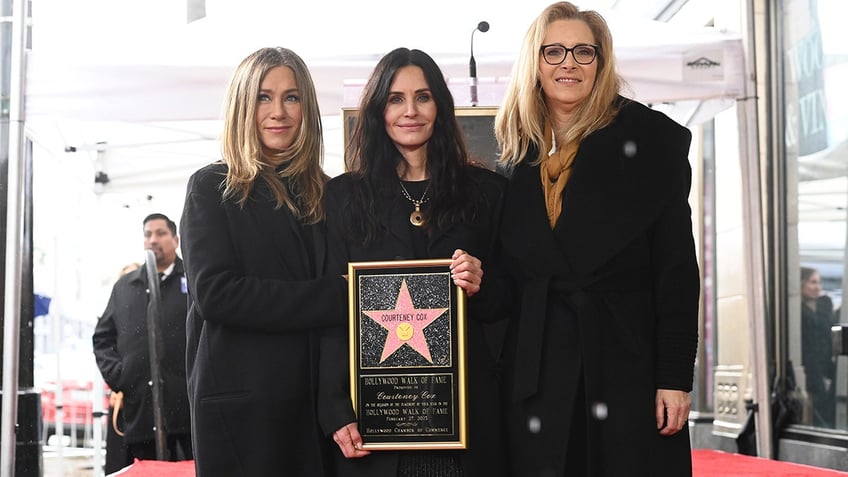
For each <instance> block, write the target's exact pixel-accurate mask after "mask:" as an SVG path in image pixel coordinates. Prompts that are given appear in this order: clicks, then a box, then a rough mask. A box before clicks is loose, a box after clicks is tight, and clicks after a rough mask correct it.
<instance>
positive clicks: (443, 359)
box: [348, 260, 466, 450]
mask: <svg viewBox="0 0 848 477" xmlns="http://www.w3.org/2000/svg"><path fill="white" fill-rule="evenodd" d="M450 263H451V261H450V260H409V261H392V262H358V263H350V264H349V267H348V272H349V275H348V277H349V292H350V301H349V303H350V343H351V347H350V348H351V349H350V363H351V396H352V397H353V403H354V409H355V410H356V415H357V421H358V424H359V432H360V434H361V435H362V440H363V444H364V448H365V449H368V450H399V449H465V448H466V387H465V372H466V363H465V294H464V292H463V291H462V289H460V288H459V287H457V286H455V285H454V284H453V281H452V280H451V276H450Z"/></svg>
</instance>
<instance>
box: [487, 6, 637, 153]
mask: <svg viewBox="0 0 848 477" xmlns="http://www.w3.org/2000/svg"><path fill="white" fill-rule="evenodd" d="M557 20H580V21H582V22H584V23H586V24H587V25H588V26H589V29H590V30H591V31H592V35H593V36H594V37H595V43H596V44H597V45H598V46H599V48H598V57H597V59H596V61H598V72H597V75H596V77H595V84H594V86H593V88H592V92H591V93H590V95H589V97H588V98H586V100H585V101H584V102H583V103H582V104H581V105H580V106H579V107H578V108H577V111H576V112H575V114H574V117H575V118H576V121H575V122H574V124H573V125H572V126H571V128H569V130H568V132H567V133H566V137H565V139H566V142H567V143H568V142H571V141H577V142H578V143H579V142H580V141H582V140H583V139H584V138H585V137H586V136H588V135H589V134H591V133H593V132H594V131H597V130H599V129H601V128H603V127H605V126H607V125H609V124H610V123H611V122H612V120H613V119H615V116H616V114H618V108H617V107H616V98H617V97H618V93H619V91H620V90H621V88H622V86H623V84H624V82H623V80H622V79H621V77H620V76H619V75H618V73H617V72H616V70H615V57H614V55H613V46H612V35H611V34H610V31H609V27H608V26H607V22H606V21H605V20H604V18H603V17H602V16H601V15H600V14H598V12H595V11H593V10H585V11H580V10H579V9H578V8H577V7H576V6H574V5H573V4H571V3H569V2H557V3H554V4H552V5H550V6H548V7H547V8H546V9H545V10H544V11H543V12H542V13H541V14H540V15H539V16H538V17H537V18H536V20H535V21H534V22H533V24H531V25H530V28H529V29H528V30H527V34H526V35H525V36H524V42H523V43H522V45H521V52H520V54H519V57H518V60H517V61H516V62H515V64H514V65H513V68H512V76H511V78H510V81H509V85H508V86H507V89H506V94H505V97H504V102H503V104H502V105H501V108H500V109H499V110H498V114H497V116H496V117H495V137H496V138H497V140H498V145H499V146H500V150H501V157H500V159H499V161H500V162H501V163H502V164H504V165H506V166H507V167H514V166H515V165H517V164H518V163H519V162H521V161H522V160H524V157H525V156H526V155H527V151H528V150H529V149H530V147H531V145H536V147H537V148H539V149H540V156H539V157H538V158H534V161H538V160H541V154H542V153H544V152H547V151H541V149H543V148H542V145H543V144H544V143H545V130H544V128H545V122H546V120H547V118H548V114H549V112H548V108H547V104H546V103H545V96H544V93H543V92H542V86H541V81H540V78H539V61H540V60H539V58H540V49H541V47H542V42H543V41H544V40H545V35H546V34H547V31H548V26H549V25H550V24H551V23H553V22H554V21H557Z"/></svg>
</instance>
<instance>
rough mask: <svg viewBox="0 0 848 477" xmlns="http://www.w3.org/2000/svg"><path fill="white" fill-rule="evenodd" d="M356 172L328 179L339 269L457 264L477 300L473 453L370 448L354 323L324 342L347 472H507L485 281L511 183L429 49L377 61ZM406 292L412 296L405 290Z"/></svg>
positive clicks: (471, 352)
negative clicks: (360, 406) (459, 111)
mask: <svg viewBox="0 0 848 477" xmlns="http://www.w3.org/2000/svg"><path fill="white" fill-rule="evenodd" d="M346 161H347V166H348V170H349V171H350V172H348V173H346V174H343V175H341V176H339V177H337V178H335V179H333V180H331V181H330V182H329V183H328V184H327V189H326V196H325V201H326V202H325V203H326V211H327V228H328V241H329V245H328V264H329V274H331V275H332V274H339V275H341V274H346V273H347V267H348V262H360V261H385V260H415V259H435V258H450V259H452V265H451V275H452V277H453V282H454V284H456V285H457V286H459V287H461V288H462V289H463V290H464V291H465V293H466V294H467V296H468V297H469V299H468V302H467V303H468V311H469V316H470V319H469V320H467V321H466V323H467V326H468V333H467V336H468V338H467V340H468V346H467V353H468V354H467V357H468V393H469V406H468V410H469V416H468V428H469V431H468V434H469V435H468V446H467V447H468V448H467V449H466V450H454V451H447V450H446V451H434V450H410V451H385V450H380V451H372V452H369V451H366V450H363V449H362V443H363V441H362V437H361V435H360V433H359V429H358V426H357V423H356V416H355V414H354V410H353V408H352V407H351V396H350V384H349V369H350V368H349V365H348V354H347V353H348V343H347V330H346V329H344V328H339V329H336V330H334V333H327V334H326V336H325V337H324V339H323V340H322V342H321V366H320V371H319V375H320V385H321V392H320V393H319V418H320V421H321V425H322V428H323V429H324V431H325V432H326V433H327V434H328V435H332V436H333V439H334V440H335V441H336V443H337V444H338V449H337V456H336V463H337V465H338V469H337V471H338V475H340V476H345V477H349V476H358V475H362V476H390V477H396V476H402V477H412V476H445V477H447V476H478V475H479V476H483V475H485V476H503V475H506V471H507V469H506V463H505V461H504V458H505V448H504V447H503V443H502V438H503V435H504V432H503V429H502V428H501V419H500V416H501V409H500V404H499V403H500V401H499V398H498V396H499V389H498V381H497V375H496V366H495V353H494V351H493V347H492V346H490V343H488V342H487V341H486V339H485V334H484V331H483V324H482V323H481V322H482V321H484V320H485V319H486V318H487V317H492V316H494V315H495V314H494V313H492V312H490V311H489V310H487V304H489V303H491V300H489V299H488V298H487V293H489V291H488V290H487V288H486V286H485V282H484V280H483V264H486V263H488V260H489V259H490V257H491V256H492V251H493V249H494V243H495V242H494V241H495V232H496V230H497V226H498V217H499V212H500V208H501V198H502V193H503V188H504V183H505V180H504V178H502V177H501V176H499V175H497V174H495V173H494V172H491V171H489V170H486V169H483V168H480V167H476V166H473V165H471V164H470V163H469V160H468V154H467V152H466V149H465V144H464V141H463V138H462V135H461V131H460V129H459V126H458V123H457V120H456V116H455V112H454V103H453V98H452V96H451V93H450V90H449V89H448V87H447V84H446V82H445V79H444V76H443V75H442V72H441V71H440V69H439V68H438V66H437V65H436V63H435V62H434V61H433V59H432V58H430V56H428V55H427V54H426V53H424V52H422V51H419V50H409V49H406V48H398V49H396V50H394V51H392V52H390V53H388V54H387V55H386V56H384V57H383V58H382V59H381V60H380V62H379V63H378V65H377V67H376V69H375V71H374V73H373V74H372V75H371V78H370V79H369V81H368V83H367V85H366V86H365V90H364V92H363V97H362V102H361V105H360V110H359V118H358V121H357V124H356V128H355V130H354V133H353V137H352V140H351V143H350V148H349V149H348V151H347V157H346ZM401 293H402V292H401Z"/></svg>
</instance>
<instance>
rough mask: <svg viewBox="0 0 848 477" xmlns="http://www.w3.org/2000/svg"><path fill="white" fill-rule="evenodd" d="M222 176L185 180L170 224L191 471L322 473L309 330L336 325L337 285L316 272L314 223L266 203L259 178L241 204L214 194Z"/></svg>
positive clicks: (318, 251) (340, 295)
mask: <svg viewBox="0 0 848 477" xmlns="http://www.w3.org/2000/svg"><path fill="white" fill-rule="evenodd" d="M225 174H226V166H224V165H223V164H220V163H216V164H213V165H210V166H207V167H204V168H202V169H200V170H199V171H197V172H196V173H195V174H194V175H192V177H191V178H190V179H189V182H188V191H187V193H186V201H185V207H184V210H183V215H182V219H181V223H180V229H181V230H180V231H181V235H182V253H183V257H184V260H185V266H186V276H187V278H188V290H189V311H188V322H187V327H188V354H187V363H188V374H189V396H190V400H191V406H192V407H191V411H192V426H193V428H192V430H193V436H194V456H195V460H196V466H197V475H198V476H200V477H208V476H227V477H233V476H251V477H252V476H255V475H274V474H278V473H279V469H280V465H281V463H284V465H285V467H286V471H287V474H286V475H292V476H310V477H311V476H321V475H324V469H323V462H322V460H323V457H324V456H322V452H321V449H322V445H323V439H322V437H321V435H320V431H319V429H318V425H317V421H316V414H315V395H314V393H315V388H316V385H315V369H316V365H317V363H316V356H317V348H316V342H317V339H316V338H315V333H316V330H317V329H319V328H321V327H325V326H331V325H337V326H338V325H340V324H342V323H343V322H344V319H343V318H344V303H345V293H346V285H345V282H344V280H343V279H342V278H341V277H340V276H338V275H336V276H332V277H326V278H320V277H319V276H318V274H317V273H316V271H317V269H318V268H320V267H321V266H322V265H323V261H324V258H325V254H324V245H323V243H324V242H323V239H324V232H323V228H322V226H318V225H316V226H304V225H302V224H301V223H299V222H298V221H297V220H296V219H295V218H294V217H293V216H292V215H291V214H290V213H289V211H288V209H287V208H286V207H285V206H283V207H282V208H280V209H274V208H273V205H274V202H273V196H272V194H271V191H270V189H268V187H267V186H265V185H264V183H262V182H261V181H258V182H257V183H256V185H255V186H254V190H253V192H252V193H251V195H250V199H249V200H248V201H247V203H246V204H245V205H244V208H240V207H239V206H237V205H235V204H234V203H232V201H226V202H224V201H222V196H221V193H222V185H221V184H222V181H223V180H224V177H225Z"/></svg>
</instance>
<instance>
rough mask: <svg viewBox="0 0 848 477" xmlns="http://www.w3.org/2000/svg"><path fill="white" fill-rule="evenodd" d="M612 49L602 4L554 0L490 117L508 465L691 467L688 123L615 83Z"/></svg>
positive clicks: (682, 472)
mask: <svg viewBox="0 0 848 477" xmlns="http://www.w3.org/2000/svg"><path fill="white" fill-rule="evenodd" d="M613 51H614V50H613V44H612V37H611V34H610V31H609V28H608V26H607V24H606V22H605V21H604V19H603V18H602V17H601V16H600V15H599V14H598V13H596V12H594V11H585V10H580V9H579V8H578V7H576V6H575V5H573V4H571V3H569V2H557V3H553V4H551V5H550V6H548V7H547V8H545V10H544V11H543V12H542V13H541V14H540V15H539V16H538V17H537V18H536V20H535V21H533V22H532V24H531V25H530V28H529V30H528V31H527V34H526V36H525V37H524V41H523V43H522V45H521V52H520V55H519V57H518V59H517V61H516V63H515V65H514V66H513V71H512V77H511V79H510V82H509V84H508V86H507V90H506V94H505V98H504V101H503V104H502V105H501V108H500V109H499V111H498V114H497V116H496V119H495V134H496V137H497V140H498V144H499V146H500V150H501V158H500V163H501V166H502V169H503V170H504V171H506V172H507V173H508V174H510V175H511V177H510V182H509V185H508V186H507V194H506V200H505V206H504V213H503V217H502V220H501V228H500V238H501V242H502V252H503V253H502V257H503V263H504V267H505V269H506V270H507V272H508V273H507V276H509V277H510V278H511V279H512V280H513V282H514V284H513V287H514V289H515V290H517V293H518V298H517V300H516V301H515V303H514V304H513V306H512V307H511V310H512V311H511V318H512V321H511V328H510V330H511V331H510V332H509V333H508V334H507V336H508V337H509V339H510V343H509V344H508V345H507V348H506V354H507V365H506V369H507V371H506V373H507V377H506V387H507V389H508V399H509V402H508V405H507V427H508V446H509V452H510V455H509V457H510V464H511V466H512V475H516V476H518V475H521V476H528V477H530V476H533V477H535V476H542V475H545V476H548V475H549V476H569V477H574V476H592V477H605V476H615V477H619V476H624V475H651V476H654V477H658V476H673V477H682V476H688V475H691V474H692V467H691V452H690V443H689V431H688V424H687V419H688V415H689V410H690V405H691V404H690V403H691V401H690V396H689V392H690V391H691V389H692V383H693V374H694V364H695V352H696V348H697V342H698V310H699V292H700V278H699V271H698V264H697V259H696V255H695V246H694V239H693V235H692V222H691V210H690V207H689V204H688V195H689V190H690V186H691V168H690V165H689V161H688V159H687V156H688V152H689V144H690V140H691V133H690V132H689V130H687V129H686V128H685V127H683V126H681V125H679V124H677V123H675V122H674V121H672V120H671V119H669V118H668V117H666V116H665V115H664V114H662V113H659V112H656V111H653V110H651V109H649V108H647V107H646V106H644V105H642V104H639V103H637V102H636V101H633V100H630V99H627V98H625V97H623V96H621V95H620V94H619V93H620V91H621V90H622V80H621V78H620V77H619V75H618V74H617V73H616V69H615V59H614V57H613Z"/></svg>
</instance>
